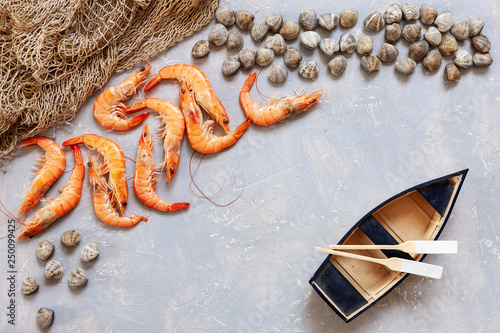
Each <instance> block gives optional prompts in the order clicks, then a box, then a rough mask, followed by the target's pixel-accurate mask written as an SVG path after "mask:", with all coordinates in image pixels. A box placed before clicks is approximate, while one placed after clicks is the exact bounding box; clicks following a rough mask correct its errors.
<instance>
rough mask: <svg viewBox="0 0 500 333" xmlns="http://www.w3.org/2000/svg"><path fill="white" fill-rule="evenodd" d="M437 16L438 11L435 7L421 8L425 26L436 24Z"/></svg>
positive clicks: (421, 18)
mask: <svg viewBox="0 0 500 333" xmlns="http://www.w3.org/2000/svg"><path fill="white" fill-rule="evenodd" d="M436 16H437V11H436V10H435V9H434V8H433V7H431V6H429V5H423V6H422V7H420V21H421V22H422V23H423V24H432V23H434V20H435V19H436Z"/></svg>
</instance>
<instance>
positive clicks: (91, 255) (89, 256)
mask: <svg viewBox="0 0 500 333" xmlns="http://www.w3.org/2000/svg"><path fill="white" fill-rule="evenodd" d="M97 257H99V249H98V248H97V245H96V244H95V243H88V244H86V245H85V246H84V247H83V249H82V253H81V255H80V259H81V260H82V261H84V262H91V261H92V260H94V259H95V258H97Z"/></svg>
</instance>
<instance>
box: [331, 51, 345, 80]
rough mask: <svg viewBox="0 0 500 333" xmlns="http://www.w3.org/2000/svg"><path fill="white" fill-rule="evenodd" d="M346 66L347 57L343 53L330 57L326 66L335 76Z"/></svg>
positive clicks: (342, 71)
mask: <svg viewBox="0 0 500 333" xmlns="http://www.w3.org/2000/svg"><path fill="white" fill-rule="evenodd" d="M346 67H347V59H346V58H345V57H344V56H343V55H341V54H340V55H338V56H335V57H333V58H332V60H330V62H329V63H328V68H330V72H331V73H332V74H333V75H335V76H337V75H341V74H342V73H344V71H345V69H346Z"/></svg>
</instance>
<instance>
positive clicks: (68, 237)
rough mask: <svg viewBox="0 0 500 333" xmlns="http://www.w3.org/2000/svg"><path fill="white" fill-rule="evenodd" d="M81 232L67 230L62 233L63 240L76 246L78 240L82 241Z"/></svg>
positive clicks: (64, 242) (66, 243) (68, 244)
mask: <svg viewBox="0 0 500 333" xmlns="http://www.w3.org/2000/svg"><path fill="white" fill-rule="evenodd" d="M80 239H81V236H80V233H79V232H78V231H76V230H72V229H71V230H66V231H65V232H63V234H62V235H61V242H62V243H63V244H64V245H66V246H69V247H76V246H77V245H78V242H80Z"/></svg>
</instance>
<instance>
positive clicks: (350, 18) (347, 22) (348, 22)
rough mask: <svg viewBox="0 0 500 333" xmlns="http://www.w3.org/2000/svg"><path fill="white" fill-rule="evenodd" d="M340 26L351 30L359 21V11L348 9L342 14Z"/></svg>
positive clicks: (340, 15)
mask: <svg viewBox="0 0 500 333" xmlns="http://www.w3.org/2000/svg"><path fill="white" fill-rule="evenodd" d="M339 17H340V25H341V26H343V27H344V28H350V27H352V26H354V25H355V24H356V22H357V21H358V11H357V10H356V9H352V8H351V9H346V10H343V11H341V12H340V14H339Z"/></svg>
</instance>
